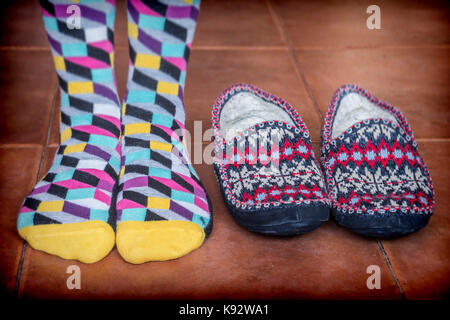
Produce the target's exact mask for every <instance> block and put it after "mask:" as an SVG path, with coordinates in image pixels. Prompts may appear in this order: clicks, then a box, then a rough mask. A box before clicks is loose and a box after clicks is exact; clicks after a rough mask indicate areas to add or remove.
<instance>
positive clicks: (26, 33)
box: [0, 0, 48, 47]
mask: <svg viewBox="0 0 450 320" xmlns="http://www.w3.org/2000/svg"><path fill="white" fill-rule="evenodd" d="M0 30H1V32H0V44H1V46H45V47H47V46H48V44H47V35H46V33H45V29H44V23H43V21H42V14H41V8H40V6H39V2H38V1H29V0H14V1H2V2H1V4H0Z"/></svg>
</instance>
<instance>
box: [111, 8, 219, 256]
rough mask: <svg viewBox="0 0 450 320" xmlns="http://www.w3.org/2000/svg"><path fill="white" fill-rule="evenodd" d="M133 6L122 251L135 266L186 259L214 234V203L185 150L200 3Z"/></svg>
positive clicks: (130, 10) (119, 235)
mask: <svg viewBox="0 0 450 320" xmlns="http://www.w3.org/2000/svg"><path fill="white" fill-rule="evenodd" d="M189 2H191V3H192V0H191V1H181V0H178V1H168V0H165V1H142V0H129V1H128V35H129V46H130V70H129V74H128V85H127V95H126V97H125V101H124V103H123V106H122V130H123V137H122V150H123V156H122V169H121V173H120V185H119V194H118V197H117V199H118V202H117V238H116V243H117V248H118V250H119V253H120V254H121V255H122V257H123V258H124V259H125V260H126V261H128V262H131V263H143V262H146V261H161V260H168V259H174V258H178V257H181V256H183V255H185V254H187V253H189V252H190V251H192V250H194V249H196V248H198V247H199V246H200V245H201V244H202V243H203V241H204V239H205V237H206V236H208V234H209V233H210V231H211V228H212V219H211V213H210V212H211V205H210V204H209V201H208V197H207V195H206V192H205V190H204V188H203V186H202V184H201V182H200V180H199V178H198V175H197V174H196V172H195V170H194V168H193V167H192V165H191V164H190V163H189V161H188V156H187V151H186V149H185V146H184V144H183V136H184V134H183V132H184V123H185V110H184V101H183V88H184V79H185V76H186V65H187V61H188V58H189V52H190V48H191V43H192V39H193V36H194V31H195V26H196V20H197V15H198V10H199V1H198V0H194V1H193V2H194V3H193V4H189Z"/></svg>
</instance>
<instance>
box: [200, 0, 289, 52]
mask: <svg viewBox="0 0 450 320" xmlns="http://www.w3.org/2000/svg"><path fill="white" fill-rule="evenodd" d="M194 45H197V46H198V45H200V46H282V45H283V42H282V40H281V37H280V34H279V32H278V30H277V27H276V25H275V23H274V21H273V18H272V16H271V14H270V11H269V9H268V7H267V4H266V1H264V0H247V1H239V0H231V1H230V0H229V1H208V0H205V1H202V3H201V6H200V14H199V18H198V24H197V30H196V34H195V39H194Z"/></svg>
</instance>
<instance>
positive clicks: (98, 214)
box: [17, 0, 121, 263]
mask: <svg viewBox="0 0 450 320" xmlns="http://www.w3.org/2000/svg"><path fill="white" fill-rule="evenodd" d="M40 4H41V8H42V12H43V19H44V25H45V29H46V31H47V35H48V39H49V42H50V47H51V50H52V53H53V59H54V62H55V67H56V71H57V74H58V80H59V85H60V90H61V117H60V119H61V125H60V139H61V141H60V147H59V149H58V151H57V154H56V155H55V158H54V161H53V165H52V167H51V168H50V170H49V172H48V173H47V175H46V176H45V177H44V178H43V179H42V180H41V181H40V182H39V183H38V184H37V185H36V186H35V188H34V189H33V191H32V192H31V193H30V194H29V196H28V197H27V198H26V199H25V201H24V203H23V206H22V208H21V210H20V214H19V218H18V222H17V228H18V231H19V234H20V235H21V236H22V237H23V238H24V239H25V240H26V241H28V243H29V244H30V245H31V246H32V247H33V248H35V249H38V250H42V251H45V252H47V253H50V254H53V255H57V256H59V257H62V258H64V259H76V260H79V261H81V262H85V263H92V262H96V261H98V260H100V259H102V258H103V257H105V256H106V255H107V254H108V253H109V252H110V250H111V249H112V248H113V246H114V230H113V228H114V224H115V219H116V217H115V211H114V205H115V199H114V196H113V195H114V191H113V190H114V187H115V184H116V180H117V179H118V174H119V170H120V154H121V149H120V142H119V137H120V107H119V99H118V96H117V90H116V85H115V82H116V81H115V77H114V72H113V67H112V65H113V42H114V40H113V24H114V15H115V7H114V1H96V2H89V3H82V4H77V5H78V6H79V8H80V12H81V19H80V21H81V28H80V29H75V28H74V29H69V28H68V26H67V24H66V19H67V17H68V16H69V14H68V13H67V8H68V6H70V5H73V4H74V3H73V2H70V1H47V0H41V1H40ZM111 204H112V205H113V207H111Z"/></svg>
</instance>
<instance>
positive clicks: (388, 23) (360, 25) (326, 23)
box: [270, 0, 450, 49]
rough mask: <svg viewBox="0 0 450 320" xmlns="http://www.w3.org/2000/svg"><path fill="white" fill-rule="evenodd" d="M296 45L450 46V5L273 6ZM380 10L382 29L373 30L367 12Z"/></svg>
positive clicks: (336, 2) (385, 1)
mask: <svg viewBox="0 0 450 320" xmlns="http://www.w3.org/2000/svg"><path fill="white" fill-rule="evenodd" d="M270 2H271V3H272V6H273V7H274V11H275V12H276V13H277V15H278V17H279V19H280V20H281V23H282V25H283V28H284V30H286V34H287V36H288V37H289V39H290V41H291V43H292V45H293V46H294V47H297V48H305V47H323V48H325V49H326V48H330V47H339V48H343V47H379V46H426V45H448V44H449V41H450V38H449V34H448V21H449V18H450V10H449V4H448V2H447V1H411V0H401V1H389V0H382V1H376V2H374V1H370V0H363V1H356V0H346V1H341V0H327V1H314V0H308V1H295V0H290V1H270ZM372 4H376V5H378V6H379V8H380V13H381V29H380V30H369V29H368V28H367V25H366V21H367V19H368V18H369V16H370V14H368V13H366V10H367V8H368V7H369V6H370V5H372Z"/></svg>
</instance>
